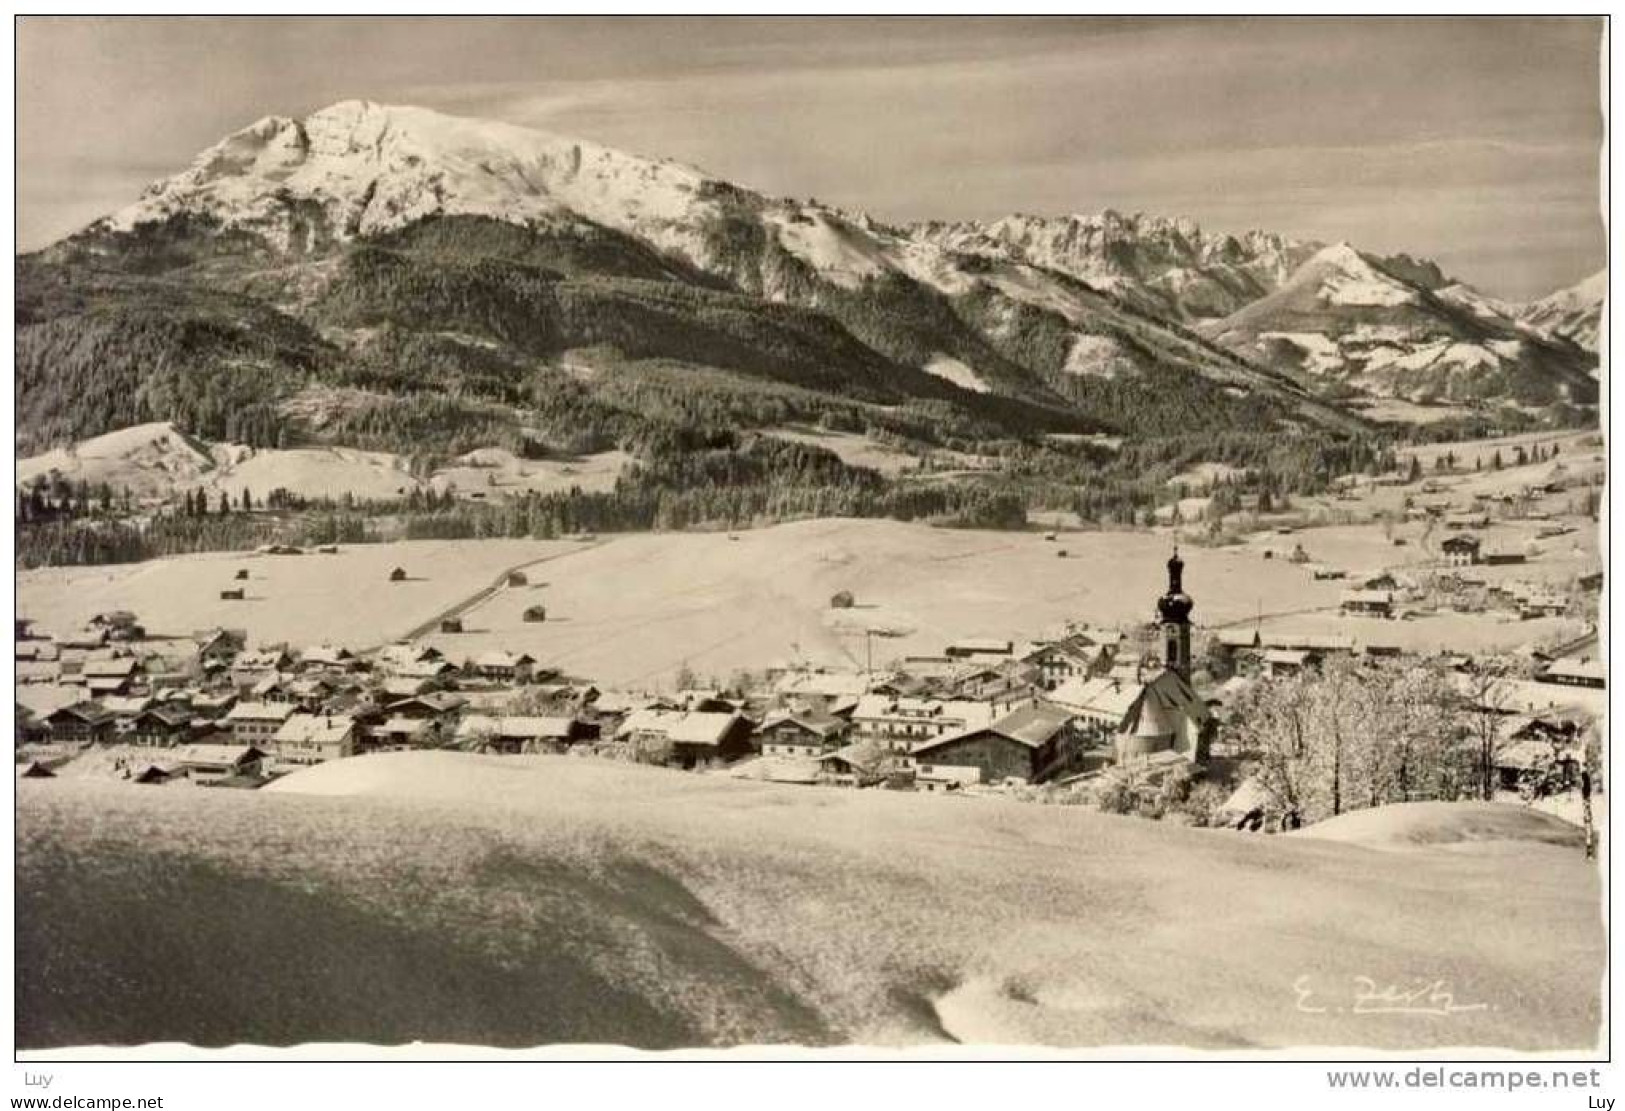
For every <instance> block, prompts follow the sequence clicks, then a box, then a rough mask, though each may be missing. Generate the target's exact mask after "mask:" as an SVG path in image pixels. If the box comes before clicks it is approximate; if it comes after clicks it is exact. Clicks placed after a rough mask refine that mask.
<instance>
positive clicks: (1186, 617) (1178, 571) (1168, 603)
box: [1157, 547, 1196, 683]
mask: <svg viewBox="0 0 1625 1111" xmlns="http://www.w3.org/2000/svg"><path fill="white" fill-rule="evenodd" d="M1184 573H1185V561H1184V560H1182V559H1180V558H1179V549H1178V548H1177V547H1176V548H1175V549H1174V554H1173V556H1172V557H1170V558H1169V560H1168V593H1166V594H1164V595H1163V596H1162V597H1161V598H1158V599H1157V617H1158V619H1159V620H1160V622H1161V624H1162V661H1163V664H1164V665H1165V666H1166V667H1167V668H1168V670H1170V671H1173V672H1177V673H1178V674H1179V677H1180V678H1182V679H1184V680H1185V682H1187V683H1189V682H1190V681H1191V610H1193V609H1195V608H1196V603H1195V602H1193V601H1191V596H1190V595H1189V594H1186V593H1185V587H1184V584H1183V582H1182V581H1181V580H1182V578H1183V576H1184Z"/></svg>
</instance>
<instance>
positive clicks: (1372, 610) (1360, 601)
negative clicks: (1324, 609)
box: [1338, 590, 1394, 617]
mask: <svg viewBox="0 0 1625 1111" xmlns="http://www.w3.org/2000/svg"><path fill="white" fill-rule="evenodd" d="M1338 608H1339V609H1341V610H1342V611H1343V613H1344V614H1345V615H1348V616H1350V617H1392V616H1393V615H1394V592H1393V591H1392V590H1345V591H1343V596H1342V597H1341V598H1340V599H1339V600H1338Z"/></svg>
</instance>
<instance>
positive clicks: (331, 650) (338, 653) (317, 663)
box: [299, 644, 359, 672]
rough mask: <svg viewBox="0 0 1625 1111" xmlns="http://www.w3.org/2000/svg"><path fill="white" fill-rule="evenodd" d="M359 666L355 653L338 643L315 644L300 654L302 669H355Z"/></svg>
mask: <svg viewBox="0 0 1625 1111" xmlns="http://www.w3.org/2000/svg"><path fill="white" fill-rule="evenodd" d="M357 666H359V664H358V661H357V660H356V658H355V654H354V653H353V652H351V651H350V650H349V649H348V648H344V647H342V646H340V645H336V644H314V645H312V646H310V647H309V648H306V649H305V650H304V651H303V652H301V653H300V654H299V668H300V670H301V671H307V672H309V671H335V672H347V671H353V670H355V668H356V667H357Z"/></svg>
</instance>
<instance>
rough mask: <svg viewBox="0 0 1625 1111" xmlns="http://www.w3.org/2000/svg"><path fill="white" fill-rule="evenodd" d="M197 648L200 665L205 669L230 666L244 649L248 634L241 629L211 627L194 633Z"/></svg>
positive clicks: (195, 654) (195, 657)
mask: <svg viewBox="0 0 1625 1111" xmlns="http://www.w3.org/2000/svg"><path fill="white" fill-rule="evenodd" d="M192 639H193V640H195V641H196V642H197V648H196V649H195V651H194V652H193V659H195V660H196V661H197V663H198V665H199V666H201V667H202V668H203V669H204V670H205V671H214V670H217V669H219V668H223V667H230V666H231V663H232V661H233V660H235V659H236V658H237V656H238V653H240V652H241V651H242V650H243V644H244V642H245V641H246V639H247V634H246V633H244V632H243V631H242V630H240V629H209V630H205V631H204V632H201V633H196V634H194V635H193V638H192Z"/></svg>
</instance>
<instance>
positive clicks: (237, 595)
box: [220, 587, 243, 602]
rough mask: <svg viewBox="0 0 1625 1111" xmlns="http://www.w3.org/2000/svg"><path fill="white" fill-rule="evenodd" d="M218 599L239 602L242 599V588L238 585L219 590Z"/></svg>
mask: <svg viewBox="0 0 1625 1111" xmlns="http://www.w3.org/2000/svg"><path fill="white" fill-rule="evenodd" d="M220 600H221V601H222V602H241V601H242V600H243V588H242V587H238V588H237V589H236V590H222V591H221V592H220Z"/></svg>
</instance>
